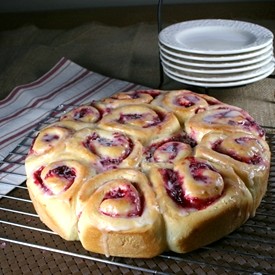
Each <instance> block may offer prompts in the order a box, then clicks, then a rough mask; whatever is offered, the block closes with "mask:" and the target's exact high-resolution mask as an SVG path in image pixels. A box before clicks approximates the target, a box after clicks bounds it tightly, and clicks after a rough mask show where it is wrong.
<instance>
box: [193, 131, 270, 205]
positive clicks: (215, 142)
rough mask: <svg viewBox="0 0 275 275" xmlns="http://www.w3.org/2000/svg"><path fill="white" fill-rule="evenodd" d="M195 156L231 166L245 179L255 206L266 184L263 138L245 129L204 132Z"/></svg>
mask: <svg viewBox="0 0 275 275" xmlns="http://www.w3.org/2000/svg"><path fill="white" fill-rule="evenodd" d="M196 156H198V157H202V158H204V159H208V160H210V161H212V162H215V163H222V164H223V165H229V166H231V167H232V168H233V169H234V171H235V172H236V173H237V174H238V175H239V176H240V177H241V179H242V180H243V181H244V182H245V184H246V185H247V187H248V189H249V190H250V191H251V193H252V196H253V198H254V204H255V206H254V208H255V210H256V208H257V207H258V206H259V204H260V201H261V199H262V197H263V196H264V194H265V192H266V188H267V182H268V181H267V179H268V176H269V167H270V158H271V153H270V149H269V146H268V144H267V142H266V141H265V140H263V139H262V138H259V137H257V136H254V135H252V134H247V133H232V134H222V133H215V132H210V133H208V134H206V135H205V136H204V137H203V138H202V140H201V143H200V144H199V145H198V146H197V148H196Z"/></svg>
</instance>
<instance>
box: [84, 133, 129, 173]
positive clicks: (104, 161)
mask: <svg viewBox="0 0 275 275" xmlns="http://www.w3.org/2000/svg"><path fill="white" fill-rule="evenodd" d="M94 142H98V143H99V144H101V145H103V146H107V147H112V146H123V147H124V148H125V150H124V151H123V153H122V155H121V156H120V157H119V158H116V159H114V158H110V157H108V156H101V155H98V154H97V151H96V144H95V143H94ZM83 146H84V147H86V148H87V149H89V150H90V151H91V152H92V153H93V154H95V155H97V156H98V157H99V158H100V163H101V165H102V166H103V167H105V169H107V170H108V169H113V168H116V167H117V166H118V165H119V164H120V163H121V162H122V161H123V160H124V159H126V158H127V157H128V156H129V155H130V154H131V152H132V151H133V147H134V144H133V141H132V140H131V139H130V138H129V137H127V136H124V135H122V134H121V133H114V134H113V139H108V138H104V137H100V136H99V134H97V133H95V132H94V133H93V134H92V135H91V136H89V137H88V138H87V139H86V141H85V142H83Z"/></svg>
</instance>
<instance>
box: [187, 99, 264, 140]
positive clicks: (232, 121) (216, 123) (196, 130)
mask: <svg viewBox="0 0 275 275" xmlns="http://www.w3.org/2000/svg"><path fill="white" fill-rule="evenodd" d="M185 128H186V132H187V133H188V134H189V135H190V136H191V137H192V138H193V139H195V140H196V141H197V142H200V140H201V139H202V137H203V136H204V135H205V134H207V133H208V132H209V131H216V132H220V133H234V132H242V133H252V134H254V135H255V136H258V137H261V138H263V139H264V138H265V132H264V130H263V129H262V128H261V127H260V126H259V125H258V124H257V123H256V122H255V120H254V119H253V118H252V117H251V116H250V115H249V114H248V113H247V112H246V111H244V110H243V109H241V108H238V107H235V106H231V105H226V104H221V105H214V106H210V107H208V108H207V109H206V110H205V111H202V112H199V113H197V114H195V115H194V116H192V117H191V118H190V119H188V120H187V121H186V123H185Z"/></svg>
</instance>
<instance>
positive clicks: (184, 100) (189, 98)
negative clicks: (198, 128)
mask: <svg viewBox="0 0 275 275" xmlns="http://www.w3.org/2000/svg"><path fill="white" fill-rule="evenodd" d="M199 100H200V99H199V98H198V97H196V96H193V95H180V96H178V97H177V98H176V99H175V105H179V106H182V107H185V108H188V107H191V106H194V105H195V104H196V103H197V102H198V101H199Z"/></svg>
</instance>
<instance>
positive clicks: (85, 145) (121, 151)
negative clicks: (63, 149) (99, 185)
mask: <svg viewBox="0 0 275 275" xmlns="http://www.w3.org/2000/svg"><path fill="white" fill-rule="evenodd" d="M69 143H70V149H68V150H70V151H72V153H73V151H77V152H79V153H80V155H81V158H83V159H84V160H88V161H89V162H90V163H91V164H92V165H93V166H94V168H95V169H96V170H97V171H98V172H102V171H106V170H110V169H115V168H118V167H120V168H123V167H132V168H134V167H137V166H138V165H139V163H140V160H141V157H142V145H141V143H140V142H139V141H138V140H136V139H135V138H134V137H130V136H128V135H126V134H124V133H121V132H118V131H108V130H103V129H99V128H94V129H92V128H85V129H82V130H80V131H78V132H76V133H75V135H74V136H73V137H72V140H71V141H70V142H69Z"/></svg>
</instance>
